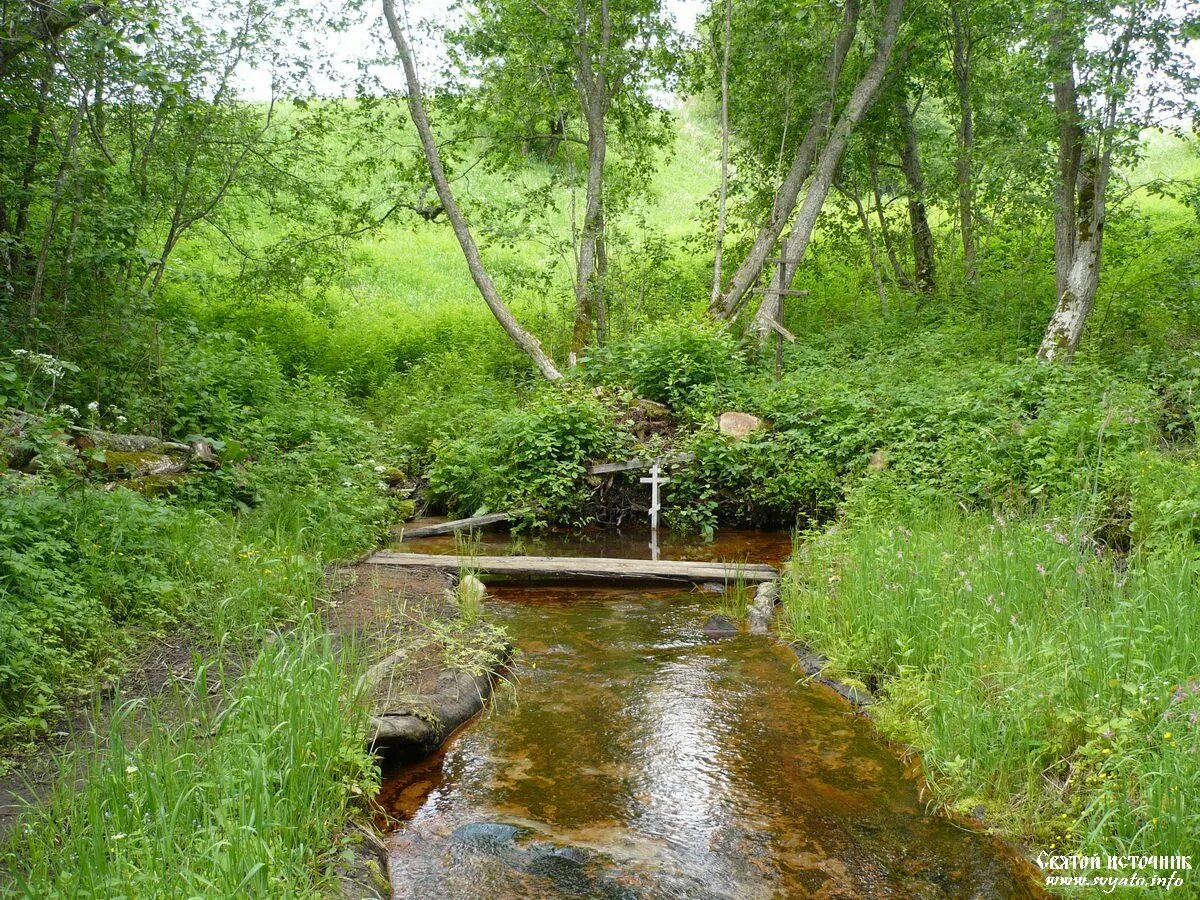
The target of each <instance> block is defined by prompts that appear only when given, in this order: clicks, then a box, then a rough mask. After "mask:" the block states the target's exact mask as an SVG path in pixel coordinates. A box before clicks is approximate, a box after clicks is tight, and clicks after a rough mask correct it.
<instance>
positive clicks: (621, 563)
mask: <svg viewBox="0 0 1200 900" xmlns="http://www.w3.org/2000/svg"><path fill="white" fill-rule="evenodd" d="M367 562H368V563H370V564H372V565H377V566H409V567H412V568H426V569H437V570H439V571H443V572H458V571H461V570H463V569H473V570H476V571H479V572H481V573H483V574H485V575H528V576H542V577H550V578H608V579H629V580H639V581H685V582H704V581H720V582H728V583H734V582H738V581H743V582H747V583H758V582H763V581H773V580H774V579H776V578H778V577H779V572H778V571H777V570H776V569H775V568H774V567H773V566H767V565H762V564H758V563H719V562H690V561H685V560H649V559H617V558H606V557H588V556H455V555H440V554H428V553H398V552H395V551H391V550H381V551H379V552H378V553H376V554H375V555H373V556H372V557H370V558H369V559H368V560H367Z"/></svg>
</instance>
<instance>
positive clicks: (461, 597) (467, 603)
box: [455, 575, 487, 609]
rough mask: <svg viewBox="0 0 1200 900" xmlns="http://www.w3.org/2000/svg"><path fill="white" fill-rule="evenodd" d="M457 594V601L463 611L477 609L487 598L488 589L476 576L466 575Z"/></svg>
mask: <svg viewBox="0 0 1200 900" xmlns="http://www.w3.org/2000/svg"><path fill="white" fill-rule="evenodd" d="M455 592H456V594H457V597H456V599H457V600H458V602H459V605H460V606H461V607H462V608H463V609H476V608H478V607H479V604H480V603H482V602H483V600H484V598H485V597H487V588H486V587H484V585H483V582H482V581H480V580H479V579H478V578H476V577H475V576H474V575H464V576H463V577H462V580H461V581H460V582H459V583H458V587H457V588H456V590H455Z"/></svg>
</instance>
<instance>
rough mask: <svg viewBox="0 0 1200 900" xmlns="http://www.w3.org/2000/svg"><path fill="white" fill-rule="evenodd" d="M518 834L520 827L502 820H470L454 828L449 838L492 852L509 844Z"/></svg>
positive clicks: (519, 833)
mask: <svg viewBox="0 0 1200 900" xmlns="http://www.w3.org/2000/svg"><path fill="white" fill-rule="evenodd" d="M520 835H521V829H520V828H518V827H517V826H515V825H508V824H506V823H504V822H471V823H468V824H466V825H459V826H458V827H457V828H455V829H454V833H453V834H451V835H450V840H452V841H456V842H458V843H460V844H465V845H466V846H468V847H473V848H474V849H476V850H485V851H491V852H493V853H494V852H496V851H497V850H500V849H501V848H504V847H506V846H508V845H511V844H512V843H513V842H514V841H515V840H516V839H517V838H518V837H519V836H520Z"/></svg>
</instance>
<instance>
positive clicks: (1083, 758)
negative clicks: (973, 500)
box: [784, 508, 1200, 855]
mask: <svg viewBox="0 0 1200 900" xmlns="http://www.w3.org/2000/svg"><path fill="white" fill-rule="evenodd" d="M1198 578H1200V562H1198V561H1197V558H1196V555H1195V554H1194V553H1185V552H1183V551H1182V550H1174V551H1168V550H1163V551H1160V552H1158V553H1155V554H1135V555H1134V556H1132V557H1130V558H1129V559H1128V560H1127V561H1126V560H1124V559H1120V558H1114V557H1113V556H1111V555H1109V554H1100V553H1099V552H1098V548H1097V547H1096V546H1095V545H1094V544H1093V543H1091V542H1090V540H1089V538H1088V536H1087V534H1085V533H1081V532H1080V531H1079V530H1078V529H1077V528H1075V527H1073V524H1072V521H1071V519H1069V518H1055V517H1051V516H1048V515H1037V516H1030V517H1025V518H1014V519H1012V520H1009V519H1006V518H1005V517H1004V516H1001V515H989V514H986V513H972V514H964V513H963V512H961V511H960V510H958V509H955V508H948V509H946V510H944V511H941V512H933V513H930V514H927V515H923V516H916V517H910V518H906V519H904V520H902V521H886V522H872V521H865V522H863V521H860V522H854V523H852V524H847V525H846V526H844V527H842V528H839V529H836V530H835V531H831V532H829V533H827V534H824V535H822V536H820V537H816V538H814V540H813V541H812V542H811V543H810V544H809V545H808V546H807V547H805V548H804V549H803V551H802V552H801V553H799V554H798V556H797V557H796V559H795V561H794V563H793V567H792V574H791V576H790V578H789V579H788V581H787V584H786V589H785V594H784V596H785V604H786V606H785V609H786V613H785V629H786V633H787V634H788V635H789V636H792V637H794V638H797V639H801V640H803V641H805V642H806V643H809V644H811V645H812V646H815V647H818V648H820V649H821V650H822V652H824V653H826V654H827V655H828V656H829V658H830V660H831V664H832V666H833V669H834V671H835V672H836V673H838V674H839V675H841V676H842V677H845V678H848V679H851V680H855V681H858V682H860V683H866V682H868V681H870V682H872V683H876V682H877V683H878V686H879V689H880V693H881V696H882V698H883V703H882V704H881V705H880V706H879V707H876V717H877V720H878V721H879V723H880V725H881V726H882V727H883V728H884V730H885V732H886V733H888V734H890V735H891V736H893V737H895V738H897V739H899V740H902V741H904V742H906V743H909V744H910V745H912V746H913V747H914V748H915V749H917V750H919V751H921V753H922V758H923V760H924V763H925V768H926V771H927V773H928V776H929V779H930V782H931V784H932V786H933V788H934V790H935V792H936V795H937V796H938V797H939V798H940V799H941V800H942V801H943V802H945V803H947V804H950V805H953V806H956V807H958V808H960V809H963V810H971V809H973V808H974V807H975V806H976V805H977V804H982V805H983V806H984V807H985V808H986V810H987V817H988V818H989V819H990V820H992V821H993V822H998V823H1000V824H1001V825H1002V826H1003V827H1004V828H1005V829H1006V830H1007V831H1008V832H1009V833H1011V834H1013V835H1017V836H1025V837H1027V838H1030V839H1031V843H1032V845H1033V847H1034V849H1035V850H1036V849H1041V850H1047V851H1049V850H1057V851H1060V852H1095V853H1102V854H1103V853H1118V854H1119V853H1135V852H1139V853H1140V852H1160V851H1161V852H1164V853H1166V852H1170V853H1182V854H1188V853H1191V854H1193V855H1196V854H1200V811H1198V810H1197V809H1196V808H1195V806H1194V804H1193V803H1191V799H1192V798H1195V797H1196V796H1197V795H1198V793H1200V755H1198V753H1197V751H1198V750H1200V729H1198V728H1197V727H1196V721H1197V713H1200V684H1198V682H1197V677H1198V675H1200V645H1198V644H1197V643H1196V642H1195V641H1193V640H1191V639H1190V638H1189V637H1187V636H1190V635H1194V634H1197V633H1200V606H1198V605H1197V604H1196V602H1195V599H1196V596H1197V579H1198Z"/></svg>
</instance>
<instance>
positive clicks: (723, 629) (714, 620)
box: [703, 615, 739, 641]
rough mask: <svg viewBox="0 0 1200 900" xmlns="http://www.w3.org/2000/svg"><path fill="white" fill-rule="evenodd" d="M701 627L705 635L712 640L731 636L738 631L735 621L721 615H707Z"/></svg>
mask: <svg viewBox="0 0 1200 900" xmlns="http://www.w3.org/2000/svg"><path fill="white" fill-rule="evenodd" d="M703 627H704V634H705V636H706V637H708V638H709V639H711V640H714V641H719V640H722V639H723V638H729V637H733V636H734V635H736V634H738V632H739V629H738V627H737V623H736V622H734V621H732V620H730V619H728V618H726V617H725V616H722V615H715V616H709V617H708V618H707V619H706V620H705V621H704V626H703Z"/></svg>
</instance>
